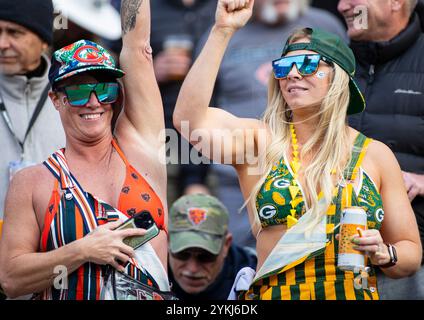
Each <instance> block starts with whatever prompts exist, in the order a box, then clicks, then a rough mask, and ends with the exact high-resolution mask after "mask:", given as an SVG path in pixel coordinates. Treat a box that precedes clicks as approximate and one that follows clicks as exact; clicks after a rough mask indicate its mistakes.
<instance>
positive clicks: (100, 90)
mask: <svg viewBox="0 0 424 320" xmlns="http://www.w3.org/2000/svg"><path fill="white" fill-rule="evenodd" d="M56 91H61V92H64V93H65V95H66V98H67V99H68V103H69V104H70V105H71V106H73V107H83V106H85V105H86V104H87V103H88V101H89V100H90V96H91V93H92V92H94V94H95V95H96V97H97V100H99V102H100V103H101V104H110V103H114V102H116V100H118V97H119V85H118V83H117V82H100V83H85V84H75V85H70V86H64V87H61V88H57V89H56Z"/></svg>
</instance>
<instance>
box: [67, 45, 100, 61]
mask: <svg viewBox="0 0 424 320" xmlns="http://www.w3.org/2000/svg"><path fill="white" fill-rule="evenodd" d="M73 58H74V59H75V60H78V61H80V62H83V63H102V62H103V61H105V60H106V57H105V56H104V55H102V54H101V53H100V51H99V49H98V48H96V47H95V46H90V45H86V46H82V47H80V48H78V49H77V50H76V51H75V53H74V56H73Z"/></svg>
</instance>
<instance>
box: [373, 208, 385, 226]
mask: <svg viewBox="0 0 424 320" xmlns="http://www.w3.org/2000/svg"><path fill="white" fill-rule="evenodd" d="M375 218H376V219H377V221H378V222H380V223H381V222H382V221H383V219H384V210H383V209H381V208H379V209H378V210H377V211H376V212H375Z"/></svg>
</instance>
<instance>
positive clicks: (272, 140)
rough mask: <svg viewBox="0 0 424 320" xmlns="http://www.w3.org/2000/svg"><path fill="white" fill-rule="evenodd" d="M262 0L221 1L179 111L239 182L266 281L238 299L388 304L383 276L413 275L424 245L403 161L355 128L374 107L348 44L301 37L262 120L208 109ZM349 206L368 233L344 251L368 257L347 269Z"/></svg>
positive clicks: (279, 68)
mask: <svg viewBox="0 0 424 320" xmlns="http://www.w3.org/2000/svg"><path fill="white" fill-rule="evenodd" d="M253 2H254V1H253V0H250V1H249V0H219V1H218V7H217V12H216V21H215V25H214V26H213V28H212V30H211V32H210V34H209V38H208V40H207V42H206V44H205V46H204V48H203V50H202V52H201V54H200V56H199V57H198V59H197V61H196V62H195V63H194V65H193V67H192V68H191V70H190V72H189V74H188V76H187V77H186V79H185V81H184V84H183V86H182V89H181V92H180V95H179V99H178V101H177V105H176V109H175V113H174V124H175V126H176V127H177V128H178V127H180V126H181V121H189V123H190V130H192V131H191V132H183V134H186V136H185V138H186V139H188V140H189V141H190V142H191V143H192V144H193V145H195V147H196V148H197V149H198V150H200V151H201V152H202V153H203V154H204V155H207V156H209V157H210V158H212V159H213V160H214V161H221V162H223V163H225V164H229V165H233V166H234V168H235V169H236V171H237V173H238V178H239V182H240V187H241V190H242V192H243V195H244V198H245V200H246V204H247V206H248V211H249V220H250V222H251V226H252V227H251V229H252V230H251V231H252V233H253V235H254V236H255V237H256V241H257V243H256V251H257V256H258V266H257V269H256V274H254V275H250V277H249V275H248V274H247V275H246V276H245V277H243V278H242V279H239V280H243V281H242V282H243V283H244V285H241V284H240V283H241V282H240V281H239V282H240V283H239V282H236V284H235V289H236V291H237V294H238V298H239V299H246V300H253V299H276V300H279V299H293V300H296V299H341V300H342V299H353V300H362V299H378V298H379V296H378V290H377V284H376V278H375V267H379V268H381V270H382V271H383V272H384V273H385V274H386V275H387V276H389V277H392V278H401V277H406V276H409V275H411V274H413V273H414V272H416V270H418V268H419V266H420V261H421V243H420V239H419V234H418V228H417V223H416V220H415V217H414V215H413V211H412V208H411V205H410V203H409V201H408V196H407V193H406V190H405V187H404V184H403V181H402V175H401V171H400V169H399V164H398V163H397V161H396V159H395V157H394V155H393V153H392V152H391V151H390V149H389V148H388V147H386V146H385V145H383V144H382V143H380V142H378V141H375V140H370V139H368V138H367V137H365V136H364V135H362V134H361V133H359V132H358V131H356V130H354V129H352V128H350V127H349V126H348V125H347V122H346V117H347V114H354V113H359V112H361V111H363V110H364V108H365V101H364V100H363V97H362V94H361V92H360V90H359V89H358V87H357V86H356V84H355V81H354V80H353V75H354V73H355V58H354V56H353V53H352V51H351V50H350V49H349V48H348V47H347V46H346V44H344V42H343V41H342V40H341V39H340V38H339V37H337V36H336V35H334V34H331V33H327V32H324V31H322V30H319V29H311V28H304V29H300V30H297V31H295V32H293V33H292V34H291V36H290V37H289V39H288V40H287V42H286V44H285V46H284V49H283V51H282V55H281V57H280V58H278V59H276V60H275V61H273V62H272V67H273V74H272V75H271V77H270V79H269V95H268V106H267V108H266V111H265V114H264V116H263V118H262V119H261V120H257V119H245V118H238V117H236V116H234V115H232V114H230V113H228V112H226V111H223V110H222V109H219V108H212V107H209V101H210V98H211V95H212V91H213V86H214V82H215V78H216V75H217V72H218V69H219V66H220V61H221V59H222V57H223V55H224V52H225V49H226V46H227V45H228V42H229V40H230V39H231V37H232V35H233V34H234V32H236V30H238V29H239V28H241V27H243V26H244V25H245V24H246V22H247V21H248V20H249V18H250V16H251V13H252V6H253ZM270 63H271V62H270ZM258 107H259V106H258ZM194 130H195V132H194V133H195V134H191V133H193V131H194ZM349 207H360V208H362V209H363V210H364V211H365V212H366V215H367V230H364V231H363V232H362V234H361V236H359V235H358V234H351V235H349V238H347V239H343V240H346V241H347V242H343V245H345V244H346V245H347V244H349V243H351V244H350V246H351V247H350V248H351V249H352V250H354V251H353V253H355V254H361V253H363V254H366V256H367V259H365V261H366V263H365V264H364V265H363V266H362V267H361V268H359V267H358V268H356V270H353V271H343V270H341V269H340V268H339V267H337V263H338V246H339V239H340V237H339V232H340V229H339V226H340V219H341V214H342V210H344V209H345V208H349ZM246 232H248V230H246ZM354 272H355V273H354Z"/></svg>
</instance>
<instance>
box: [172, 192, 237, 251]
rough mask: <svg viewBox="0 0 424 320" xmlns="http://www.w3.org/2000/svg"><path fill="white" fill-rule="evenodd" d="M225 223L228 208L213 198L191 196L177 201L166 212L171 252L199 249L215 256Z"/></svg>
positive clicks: (219, 246)
mask: <svg viewBox="0 0 424 320" xmlns="http://www.w3.org/2000/svg"><path fill="white" fill-rule="evenodd" d="M228 220H229V215H228V211H227V209H226V208H225V206H224V205H223V204H222V203H221V202H220V201H219V200H218V199H216V198H215V197H212V196H209V195H205V194H193V195H187V196H183V197H181V198H179V199H178V200H177V201H175V202H174V204H173V205H172V207H171V209H170V213H169V248H170V250H171V252H172V253H177V252H180V251H183V250H185V249H188V248H202V249H204V250H207V251H208V252H210V253H212V254H218V253H219V252H220V251H221V248H222V245H223V242H224V241H225V235H226V234H227V230H228Z"/></svg>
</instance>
